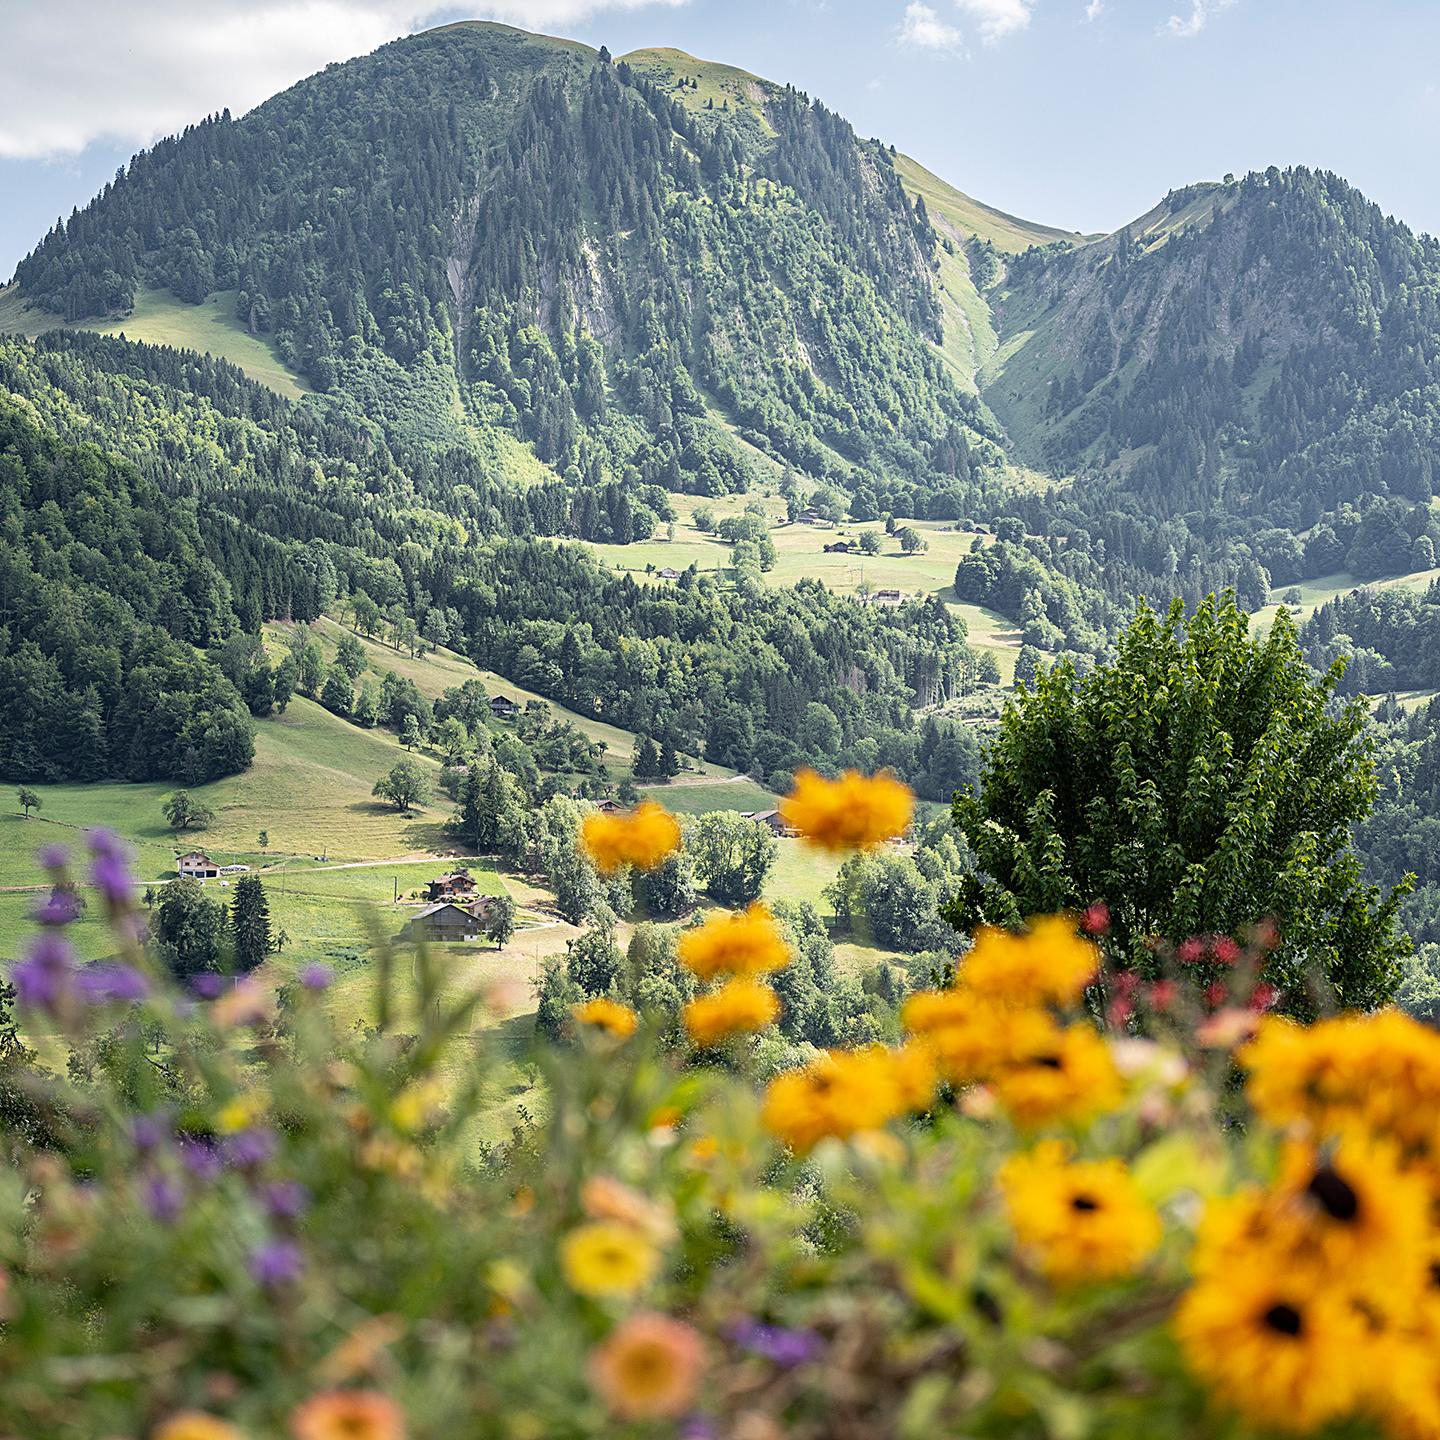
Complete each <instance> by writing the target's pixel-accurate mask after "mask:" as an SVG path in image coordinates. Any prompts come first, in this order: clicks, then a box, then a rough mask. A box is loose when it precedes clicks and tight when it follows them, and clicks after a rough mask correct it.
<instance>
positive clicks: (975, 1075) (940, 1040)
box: [900, 989, 1061, 1085]
mask: <svg viewBox="0 0 1440 1440" xmlns="http://www.w3.org/2000/svg"><path fill="white" fill-rule="evenodd" d="M900 1019H901V1023H902V1024H903V1025H904V1026H905V1028H906V1029H907V1030H908V1031H910V1033H911V1034H912V1035H916V1036H919V1037H920V1038H922V1039H923V1040H924V1041H925V1042H926V1043H927V1044H928V1045H929V1047H930V1049H931V1051H932V1052H933V1054H934V1056H935V1063H936V1065H937V1066H938V1068H939V1071H940V1074H941V1075H942V1076H943V1078H944V1079H946V1080H948V1081H949V1082H950V1083H951V1084H952V1085H970V1084H974V1083H976V1082H978V1081H982V1080H988V1079H990V1078H991V1076H993V1075H994V1074H995V1073H996V1072H997V1071H998V1070H999V1069H1000V1068H1001V1067H1002V1066H1003V1065H1007V1064H1013V1063H1015V1062H1016V1061H1018V1060H1020V1059H1022V1058H1024V1057H1026V1056H1030V1055H1041V1054H1045V1053H1047V1052H1049V1051H1052V1050H1056V1049H1058V1047H1059V1045H1060V1043H1061V1042H1060V1034H1061V1032H1060V1027H1059V1026H1058V1025H1057V1024H1056V1023H1055V1022H1054V1021H1053V1020H1052V1019H1051V1018H1050V1016H1049V1015H1047V1014H1046V1013H1044V1012H1043V1011H1041V1010H1033V1009H1025V1008H1014V1007H1010V1006H1004V1005H998V1004H996V1003H995V1002H993V1001H991V1000H988V999H986V998H984V997H983V996H980V995H976V994H973V993H972V992H971V991H969V990H964V989H957V990H921V991H918V992H916V993H915V994H914V995H912V996H910V998H909V999H908V1000H906V1002H905V1004H904V1006H903V1008H902V1009H901V1011H900Z"/></svg>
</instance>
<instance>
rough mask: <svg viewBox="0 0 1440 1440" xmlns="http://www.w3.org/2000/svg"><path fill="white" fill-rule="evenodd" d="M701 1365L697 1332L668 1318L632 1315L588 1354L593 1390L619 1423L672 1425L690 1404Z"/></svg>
mask: <svg viewBox="0 0 1440 1440" xmlns="http://www.w3.org/2000/svg"><path fill="white" fill-rule="evenodd" d="M704 1364H705V1345H704V1342H703V1341H702V1340H701V1338H700V1336H699V1334H698V1332H696V1331H695V1330H693V1329H692V1328H691V1327H690V1326H689V1325H686V1324H685V1323H684V1322H683V1321H680V1320H674V1319H672V1318H671V1317H670V1316H668V1315H658V1314H649V1313H647V1314H640V1315H632V1316H630V1318H629V1319H628V1320H626V1321H624V1322H623V1323H622V1324H620V1325H619V1326H617V1327H616V1329H615V1331H614V1333H613V1334H611V1335H610V1337H609V1338H608V1339H607V1340H605V1341H603V1342H602V1343H601V1344H600V1345H598V1346H596V1348H595V1349H594V1350H593V1351H591V1354H590V1363H589V1365H588V1367H587V1368H588V1372H589V1378H590V1385H591V1388H592V1389H593V1390H594V1391H595V1393H596V1394H597V1395H598V1396H599V1397H600V1398H601V1400H603V1401H604V1402H605V1404H606V1405H607V1406H608V1407H609V1409H610V1411H611V1412H612V1413H613V1414H614V1415H616V1416H617V1417H619V1418H620V1419H622V1420H673V1419H675V1418H676V1417H678V1416H680V1415H683V1414H685V1412H686V1411H687V1410H689V1409H690V1407H691V1405H692V1404H694V1401H695V1394H696V1391H697V1390H698V1389H699V1385H700V1375H701V1372H702V1370H703V1368H704Z"/></svg>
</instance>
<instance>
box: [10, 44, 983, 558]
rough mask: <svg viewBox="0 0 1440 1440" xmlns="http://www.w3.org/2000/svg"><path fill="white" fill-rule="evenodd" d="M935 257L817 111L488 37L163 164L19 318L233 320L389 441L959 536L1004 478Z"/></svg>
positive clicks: (83, 226)
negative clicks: (990, 480) (762, 493)
mask: <svg viewBox="0 0 1440 1440" xmlns="http://www.w3.org/2000/svg"><path fill="white" fill-rule="evenodd" d="M935 247H936V237H935V233H934V231H933V229H932V228H931V226H930V224H929V223H928V221H927V220H926V219H925V217H924V213H923V208H921V209H917V207H915V206H914V205H912V203H911V201H910V199H909V197H908V196H907V194H906V192H905V188H904V186H903V184H902V182H901V179H900V176H899V175H898V174H897V171H896V165H895V157H894V156H893V155H892V154H891V153H890V152H889V151H888V150H887V149H886V148H885V147H884V146H882V145H880V144H878V143H877V142H874V141H862V140H860V139H859V138H858V137H857V136H856V135H855V134H854V132H853V131H852V130H851V128H850V126H849V125H848V124H847V123H846V122H845V121H844V120H843V119H841V118H840V117H839V116H837V115H834V114H833V113H831V112H830V111H828V110H826V109H825V108H824V107H823V106H822V105H820V104H818V103H815V102H812V101H810V100H808V99H807V98H806V97H805V96H803V95H801V94H799V93H797V92H796V91H795V90H794V89H792V88H790V87H780V86H776V85H771V84H768V83H766V82H762V81H759V80H757V79H754V78H753V77H749V76H745V75H743V73H742V72H739V71H730V70H727V69H725V68H724V67H717V66H709V65H703V64H701V62H698V61H691V60H690V58H689V57H686V56H683V55H681V54H679V52H674V51H641V52H637V54H636V55H635V56H633V57H629V58H628V59H627V60H622V61H621V62H619V63H612V62H611V61H610V60H609V57H608V56H605V57H603V58H602V56H601V55H599V54H597V53H596V52H593V51H590V50H588V49H587V48H586V47H584V46H580V45H576V44H573V43H570V42H560V41H550V40H545V39H542V38H540V37H534V36H529V35H525V34H523V33H522V32H519V31H514V30H510V29H508V28H506V27H503V26H496V25H491V24H480V23H468V24H463V25H455V26H448V27H445V28H444V29H441V30H436V31H432V32H429V33H427V34H424V35H420V36H417V37H413V38H410V39H407V40H403V41H399V42H396V43H395V44H393V45H389V46H386V47H384V48H382V49H381V50H379V51H377V52H375V53H374V54H373V55H370V56H367V57H364V58H363V59H359V60H355V61H351V62H349V63H348V64H345V65H338V66H332V67H331V68H330V69H328V70H326V71H325V72H323V73H322V74H320V75H317V76H314V77H312V78H310V79H309V80H306V81H304V82H302V83H301V84H299V85H297V86H295V87H294V88H293V89H291V90H289V91H287V92H285V93H284V94H282V95H279V96H276V97H275V98H274V99H272V100H270V101H268V102H267V103H266V104H264V105H262V106H260V107H259V108H258V109H256V110H255V111H253V112H251V113H250V114H249V115H247V116H245V117H243V118H241V119H238V120H237V119H234V118H232V117H231V116H230V115H229V114H228V113H227V114H223V115H220V116H216V117H213V118H211V119H209V120H207V121H205V122H204V123H202V124H200V125H197V126H194V127H193V128H191V129H190V130H187V131H186V132H185V133H184V134H183V135H181V136H179V137H177V138H175V139H173V140H167V141H163V142H161V143H160V144H158V145H156V146H155V147H154V148H153V149H152V150H150V151H148V152H146V153H144V154H142V155H139V156H137V157H136V158H135V159H134V160H133V161H132V162H131V163H130V165H129V166H128V167H126V169H125V172H124V173H123V174H122V175H121V176H119V177H117V179H116V180H115V181H114V182H113V183H112V184H110V185H108V186H107V187H106V188H105V190H104V191H103V192H102V193H101V194H100V195H99V196H98V197H97V198H96V199H95V201H94V202H92V204H91V205H89V206H88V207H86V209H84V210H83V211H81V212H79V213H77V214H76V215H73V216H72V217H71V218H70V220H69V221H67V222H66V223H65V225H64V226H62V227H57V229H56V230H55V231H53V232H52V233H51V234H50V235H48V236H47V237H46V238H45V239H44V240H43V241H42V242H41V244H40V245H39V246H38V247H37V248H36V250H35V251H34V252H33V254H31V255H30V256H28V257H27V258H26V259H25V260H24V261H23V262H22V263H21V264H20V266H19V267H18V269H17V272H16V282H17V291H18V293H17V294H16V295H14V296H12V297H11V299H10V302H9V306H10V309H11V311H12V312H13V311H14V310H15V309H16V306H17V302H18V303H20V304H23V305H24V306H28V307H32V308H34V307H38V308H39V309H40V310H42V311H44V312H46V313H48V314H53V315H55V316H57V317H59V318H60V319H61V320H64V321H68V322H77V321H78V322H91V323H105V322H107V321H109V322H114V321H115V320H116V317H123V316H124V315H125V314H126V312H127V311H130V310H131V309H132V308H133V307H134V306H135V304H136V302H137V300H140V299H143V298H146V297H148V296H150V295H153V294H154V293H155V292H169V293H170V294H173V295H174V296H176V297H178V298H179V299H180V300H182V301H186V302H190V303H192V304H200V303H202V302H204V301H206V300H207V298H209V297H211V296H213V295H215V294H217V293H220V294H223V295H225V296H226V297H229V299H230V308H231V312H232V314H233V316H234V318H235V320H236V322H237V323H238V324H239V325H240V326H241V327H242V328H243V329H244V330H245V331H246V332H248V333H249V334H250V335H252V336H256V337H261V338H264V339H265V340H267V341H268V342H269V343H271V344H273V346H274V349H275V351H276V352H277V354H278V356H279V358H280V359H281V360H282V361H283V362H284V363H285V364H286V365H287V366H289V367H290V368H291V370H292V371H294V372H295V373H296V374H297V375H298V376H299V377H301V378H302V379H303V381H304V383H305V384H307V385H308V386H310V387H312V388H313V389H315V390H316V391H318V392H320V393H321V394H324V395H327V396H329V397H331V398H332V399H333V400H334V401H335V403H336V404H337V405H338V407H339V408H341V409H343V410H345V411H346V412H347V413H349V414H351V415H353V416H355V417H356V418H359V419H369V420H375V421H378V422H379V424H380V425H381V427H382V428H383V430H384V432H385V433H386V434H387V435H388V436H391V437H398V438H400V439H403V440H405V441H417V442H426V443H433V444H442V445H449V444H453V443H455V442H456V440H457V439H460V440H464V441H466V442H468V443H470V444H472V446H473V448H474V449H475V450H476V452H477V453H480V454H482V455H487V456H490V457H492V458H495V459H497V460H499V461H503V460H504V459H505V458H506V457H507V454H509V453H510V452H508V451H507V448H506V447H505V445H504V444H503V443H502V442H501V441H499V440H498V439H497V436H508V437H513V438H516V439H519V440H521V441H523V442H524V443H525V444H526V445H527V446H528V447H530V448H531V449H532V450H533V453H534V455H535V456H536V457H538V459H539V460H540V461H541V462H542V463H543V464H544V465H545V466H546V467H547V468H548V469H549V471H550V472H552V474H553V475H554V476H558V477H562V478H564V479H565V480H567V481H568V482H569V483H571V484H577V485H578V484H586V485H593V484H596V483H602V482H604V481H606V480H623V481H625V482H627V483H632V484H633V483H655V484H660V485H663V486H665V487H666V488H668V489H671V490H680V489H684V490H690V491H695V492H700V493H708V494H718V493H723V492H727V491H731V490H734V489H743V488H745V487H746V485H747V484H749V483H750V482H751V481H752V479H753V478H754V476H755V475H756V474H757V473H763V472H765V471H766V470H767V469H768V468H770V467H769V463H768V462H767V459H766V457H769V461H770V462H775V463H778V464H781V465H789V466H792V467H794V468H795V469H796V470H799V471H803V472H804V473H805V474H807V475H809V476H810V477H812V479H814V480H817V481H825V482H829V483H832V484H834V485H837V486H839V487H842V488H843V489H846V490H849V491H852V492H855V493H861V494H864V495H865V496H866V497H867V498H866V502H865V503H866V504H867V505H868V507H869V509H870V511H871V513H873V514H879V513H880V511H881V510H882V509H886V510H892V511H896V512H898V513H902V514H913V513H921V514H943V513H946V512H948V513H950V514H952V515H953V514H958V513H959V511H960V510H961V509H962V508H964V507H965V506H967V505H969V504H971V503H973V501H974V498H975V496H976V494H977V492H978V489H979V479H977V477H981V478H983V477H984V476H986V475H998V474H999V473H1000V472H1001V471H1002V470H1003V468H1004V456H1003V450H1002V446H1001V435H1000V432H999V429H998V427H996V425H995V424H994V421H993V419H992V418H991V417H990V416H989V415H988V413H987V412H986V411H985V408H984V406H983V405H981V404H980V403H979V401H978V399H977V398H976V397H975V395H974V393H973V385H972V386H969V387H965V386H962V385H961V384H959V383H957V380H956V377H955V376H954V374H952V372H951V370H950V368H949V367H948V366H947V365H946V364H945V363H944V360H943V359H942V357H941V355H940V354H939V352H938V351H937V349H936V347H935V344H934V343H933V342H934V341H935V340H937V339H938V338H939V336H940V332H941V323H942V322H941V312H940V304H939V301H938V299H937V296H936V292H935V286H934V284H933V272H932V265H933V263H934V262H933V254H934V251H935ZM30 328H34V326H33V325H32V326H31V327H30ZM941 497H944V498H941ZM623 538H629V537H623Z"/></svg>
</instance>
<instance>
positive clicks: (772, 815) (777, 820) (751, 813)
mask: <svg viewBox="0 0 1440 1440" xmlns="http://www.w3.org/2000/svg"><path fill="white" fill-rule="evenodd" d="M744 815H745V819H747V820H753V821H754V822H755V823H756V824H757V825H763V826H764V827H765V828H766V829H767V830H771V831H773V832H774V833H775V834H776V835H794V834H795V831H794V830H793V829H791V827H790V826H789V825H787V824H786V823H785V817H784V816H783V815H782V814H781V813H780V812H779V811H778V810H746V811H745V812H744Z"/></svg>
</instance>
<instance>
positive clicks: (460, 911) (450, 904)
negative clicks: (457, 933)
mask: <svg viewBox="0 0 1440 1440" xmlns="http://www.w3.org/2000/svg"><path fill="white" fill-rule="evenodd" d="M442 910H453V911H454V912H455V913H456V914H457V915H463V916H464V917H465V918H466V919H467V920H473V919H475V916H474V915H472V914H471V913H470V912H469V911H468V910H467V909H466V908H465V907H464V906H463V905H457V904H456V903H455V902H454V901H453V900H436V901H435V902H434V903H433V904H431V905H422V906H421V907H420V908H419V909H418V910H417V911H416V912H415V913H414V914H413V915H412V916H411V917H410V920H411V921H412V922H414V921H416V920H428V919H429V918H430V917H431V916H432V915H438V914H439V913H440V912H441V911H442Z"/></svg>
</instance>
